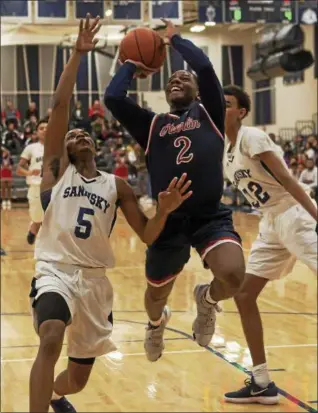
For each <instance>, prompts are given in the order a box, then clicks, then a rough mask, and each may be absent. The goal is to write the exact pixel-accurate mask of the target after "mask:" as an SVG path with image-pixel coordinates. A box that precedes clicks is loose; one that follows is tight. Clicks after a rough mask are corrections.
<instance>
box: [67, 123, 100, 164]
mask: <svg viewBox="0 0 318 413" xmlns="http://www.w3.org/2000/svg"><path fill="white" fill-rule="evenodd" d="M65 144H66V149H67V153H68V154H69V155H71V157H72V158H74V157H75V158H76V157H78V156H80V155H81V154H84V153H89V154H91V155H95V145H94V141H93V139H92V138H91V137H90V135H89V134H88V133H87V132H85V131H84V130H83V129H72V130H70V131H69V132H68V133H67V134H66V136H65Z"/></svg>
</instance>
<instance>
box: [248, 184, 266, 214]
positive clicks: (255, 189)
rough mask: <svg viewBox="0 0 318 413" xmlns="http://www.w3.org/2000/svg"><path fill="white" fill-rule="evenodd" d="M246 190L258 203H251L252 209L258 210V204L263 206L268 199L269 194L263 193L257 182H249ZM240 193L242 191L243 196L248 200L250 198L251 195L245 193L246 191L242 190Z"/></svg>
mask: <svg viewBox="0 0 318 413" xmlns="http://www.w3.org/2000/svg"><path fill="white" fill-rule="evenodd" d="M247 188H248V190H249V191H250V192H251V193H252V194H253V195H254V196H255V198H256V199H257V200H258V201H259V202H251V205H252V206H253V207H254V208H259V207H260V204H262V205H264V204H266V202H267V201H268V200H269V199H270V196H269V194H268V193H267V192H264V191H263V188H262V187H261V185H260V184H258V183H257V182H254V181H250V182H249V183H248V184H247ZM242 191H243V193H244V195H246V196H247V198H249V199H250V198H252V196H251V194H250V193H249V191H247V189H245V188H244V189H243V190H242ZM252 199H253V198H252Z"/></svg>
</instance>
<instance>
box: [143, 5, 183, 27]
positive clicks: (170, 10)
mask: <svg viewBox="0 0 318 413" xmlns="http://www.w3.org/2000/svg"><path fill="white" fill-rule="evenodd" d="M148 6H149V20H150V24H154V25H156V24H162V21H161V19H162V18H164V19H168V20H171V21H172V22H173V23H174V24H176V25H182V24H183V11H182V1H181V0H173V1H169V0H150V1H148Z"/></svg>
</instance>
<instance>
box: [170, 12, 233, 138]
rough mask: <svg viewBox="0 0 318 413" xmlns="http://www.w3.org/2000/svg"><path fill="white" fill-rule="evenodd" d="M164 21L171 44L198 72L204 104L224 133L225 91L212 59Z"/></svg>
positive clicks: (201, 97)
mask: <svg viewBox="0 0 318 413" xmlns="http://www.w3.org/2000/svg"><path fill="white" fill-rule="evenodd" d="M163 22H164V23H165V24H166V25H167V37H168V39H169V40H170V44H171V46H172V47H173V48H174V49H176V50H177V51H178V52H179V53H180V54H181V56H182V57H183V59H184V60H185V61H186V62H187V63H188V64H189V66H190V67H191V69H192V70H193V71H194V72H195V73H196V74H197V76H198V85H199V93H200V99H201V101H202V104H203V106H204V107H205V109H206V110H207V111H208V113H209V115H210V117H211V118H212V120H213V122H214V123H215V125H216V127H217V128H218V130H219V131H220V132H221V134H222V135H224V120H225V100H224V93H223V89H222V86H221V84H220V81H219V79H218V77H217V75H216V73H215V70H214V68H213V66H212V63H211V62H210V59H209V58H208V57H207V56H206V55H205V54H204V53H203V51H202V50H201V49H200V48H199V47H197V46H196V45H195V44H193V43H192V42H191V41H190V40H187V39H183V38H182V37H181V36H179V35H178V34H177V31H176V28H175V27H174V25H173V23H171V22H170V21H167V20H164V19H163Z"/></svg>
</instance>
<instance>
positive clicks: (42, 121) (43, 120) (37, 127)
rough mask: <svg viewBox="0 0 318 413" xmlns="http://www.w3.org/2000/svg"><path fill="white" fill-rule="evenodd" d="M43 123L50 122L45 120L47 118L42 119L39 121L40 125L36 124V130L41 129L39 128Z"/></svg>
mask: <svg viewBox="0 0 318 413" xmlns="http://www.w3.org/2000/svg"><path fill="white" fill-rule="evenodd" d="M42 123H48V120H47V119H45V118H43V119H40V120H39V121H38V123H37V124H36V130H38V129H39V126H40V125H42Z"/></svg>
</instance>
